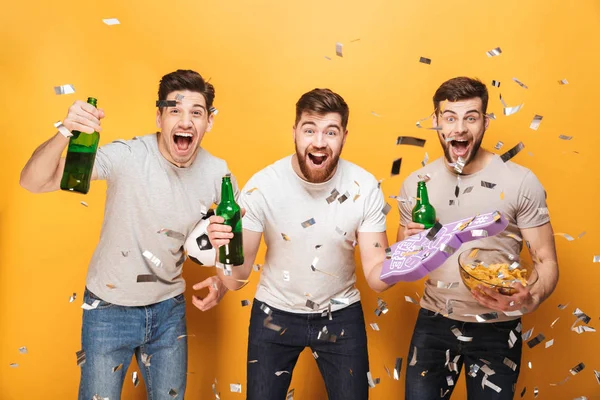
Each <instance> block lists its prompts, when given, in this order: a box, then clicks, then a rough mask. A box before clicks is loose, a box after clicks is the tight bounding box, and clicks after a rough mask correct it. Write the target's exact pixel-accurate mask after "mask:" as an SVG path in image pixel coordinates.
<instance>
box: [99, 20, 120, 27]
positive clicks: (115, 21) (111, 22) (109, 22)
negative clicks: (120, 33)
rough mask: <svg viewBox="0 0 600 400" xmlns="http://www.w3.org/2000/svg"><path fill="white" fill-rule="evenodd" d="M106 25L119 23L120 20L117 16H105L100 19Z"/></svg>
mask: <svg viewBox="0 0 600 400" xmlns="http://www.w3.org/2000/svg"><path fill="white" fill-rule="evenodd" d="M102 22H104V23H105V24H106V25H109V26H110V25H120V24H121V22H120V21H119V20H118V19H117V18H105V19H103V20H102Z"/></svg>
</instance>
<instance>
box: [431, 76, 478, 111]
mask: <svg viewBox="0 0 600 400" xmlns="http://www.w3.org/2000/svg"><path fill="white" fill-rule="evenodd" d="M475 97H479V98H480V99H481V109H482V111H483V113H484V114H485V113H486V110H487V104H488V91H487V87H486V86H485V84H484V83H483V82H481V81H480V80H479V79H473V78H467V77H465V76H459V77H457V78H452V79H450V80H447V81H446V82H444V83H442V85H441V86H440V87H439V88H438V90H436V91H435V94H434V95H433V108H434V111H435V114H436V115H437V114H438V113H439V111H440V103H441V102H442V101H444V100H448V101H459V100H467V99H473V98H475Z"/></svg>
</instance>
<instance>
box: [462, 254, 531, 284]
mask: <svg viewBox="0 0 600 400" xmlns="http://www.w3.org/2000/svg"><path fill="white" fill-rule="evenodd" d="M458 264H459V269H460V277H461V278H462V281H463V283H464V284H465V286H466V287H468V288H469V290H473V289H475V288H476V287H477V286H478V285H485V286H487V287H490V288H492V289H495V290H497V291H498V293H500V294H504V295H507V296H510V295H512V294H514V293H515V291H516V289H515V288H513V287H512V286H511V285H513V284H515V283H516V282H520V283H521V284H523V286H532V285H534V284H535V283H536V282H537V280H538V273H537V270H536V269H535V267H534V266H533V265H532V264H530V263H527V262H524V261H521V260H519V256H516V255H512V254H510V253H507V252H505V251H501V250H493V249H478V248H475V249H470V250H466V251H463V252H462V253H460V255H459V256H458ZM519 278H520V279H519Z"/></svg>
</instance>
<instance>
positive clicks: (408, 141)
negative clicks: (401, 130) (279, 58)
mask: <svg viewBox="0 0 600 400" xmlns="http://www.w3.org/2000/svg"><path fill="white" fill-rule="evenodd" d="M426 142H427V141H426V140H425V139H420V138H416V137H413V136H398V139H396V145H400V144H404V145H407V146H418V147H423V146H425V143H426Z"/></svg>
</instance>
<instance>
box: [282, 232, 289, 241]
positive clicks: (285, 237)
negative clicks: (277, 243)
mask: <svg viewBox="0 0 600 400" xmlns="http://www.w3.org/2000/svg"><path fill="white" fill-rule="evenodd" d="M281 237H282V238H283V240H285V241H286V242H289V241H290V240H291V239H290V237H289V236H288V235H286V234H285V233H282V234H281Z"/></svg>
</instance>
